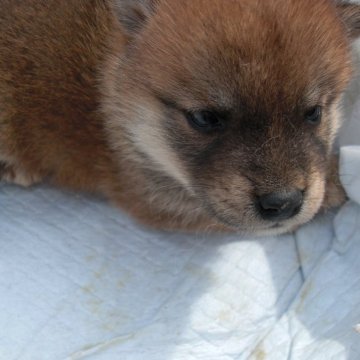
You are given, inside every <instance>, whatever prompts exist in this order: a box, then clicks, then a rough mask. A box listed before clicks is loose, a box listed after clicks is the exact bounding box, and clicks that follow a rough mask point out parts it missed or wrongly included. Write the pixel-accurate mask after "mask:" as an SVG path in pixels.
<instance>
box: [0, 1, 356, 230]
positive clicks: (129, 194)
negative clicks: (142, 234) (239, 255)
mask: <svg viewBox="0 0 360 360" xmlns="http://www.w3.org/2000/svg"><path fill="white" fill-rule="evenodd" d="M310 8H311V12H310V11H309V9H310ZM359 14H360V11H359V7H357V6H351V7H348V6H347V5H346V4H343V3H342V4H341V7H336V6H335V4H334V3H333V2H332V1H330V0H317V1H316V2H314V1H312V0H268V1H256V0H255V1H254V0H228V1H223V0H196V1H194V0H184V1H178V0H167V1H166V0H160V1H151V0H137V1H133V2H131V1H129V0H112V1H111V0H108V1H106V0H69V1H62V2H56V1H54V0H21V1H20V0H19V1H18V0H0V33H1V37H0V162H1V163H2V166H1V171H0V173H1V174H2V176H3V178H4V179H6V180H13V181H15V182H18V183H21V184H22V185H28V184H29V183H32V182H34V181H40V180H44V179H47V180H48V181H51V182H53V183H54V184H57V185H60V186H65V187H70V188H75V189H80V190H85V191H92V192H98V193H102V194H104V195H105V196H107V197H108V198H109V199H111V200H112V201H114V202H115V203H117V204H119V205H120V206H121V207H122V208H124V209H125V210H127V211H128V212H130V213H131V214H132V215H133V216H134V217H136V218H137V219H139V220H140V221H142V222H143V223H145V224H148V225H151V226H156V227H160V228H166V229H177V230H186V231H195V230H203V231H204V230H209V231H212V230H213V231H218V230H222V231H223V230H226V229H236V228H237V229H240V230H243V231H246V232H248V231H252V232H256V233H259V234H260V233H277V232H284V231H289V230H292V229H294V228H295V227H297V226H298V225H300V224H302V223H304V222H306V221H308V220H309V219H311V218H312V217H313V216H314V215H315V213H316V212H317V211H318V210H319V208H320V206H321V204H323V206H326V204H325V202H324V201H323V200H324V192H325V182H326V181H327V180H326V179H330V178H331V176H330V175H329V171H328V166H327V164H328V163H329V159H330V152H331V147H332V143H333V139H334V136H335V134H336V131H337V128H338V125H339V124H338V123H339V119H338V118H339V117H338V115H337V104H338V102H339V100H340V97H341V94H342V92H343V90H344V89H345V87H346V85H347V82H348V80H349V78H350V75H351V63H350V48H349V46H350V37H355V36H357V35H358V32H357V26H358V23H359V18H360V16H359ZM318 103H319V104H321V105H323V107H324V120H323V122H322V124H321V125H320V126H319V127H318V128H316V130H315V129H310V127H309V126H307V125H306V124H305V122H304V120H303V118H302V116H303V113H304V111H305V109H306V108H308V107H309V106H314V105H316V104H318ZM199 108H201V109H203V108H211V109H221V110H222V111H225V112H226V113H227V114H228V116H229V121H228V122H229V129H228V131H227V132H226V133H225V134H224V135H222V136H215V135H209V136H207V135H205V136H204V134H199V133H197V132H196V131H194V130H193V129H192V128H190V126H189V125H188V124H187V122H186V120H185V119H184V115H183V113H182V112H181V111H179V109H199ZM328 184H329V186H328V188H329V189H332V188H333V187H332V184H333V182H331V181H330V180H328ZM287 187H296V188H300V189H304V190H305V189H306V191H307V193H306V194H307V195H306V197H305V204H304V208H303V210H302V211H301V212H300V214H299V215H297V216H296V217H295V218H294V219H290V220H288V221H286V222H284V223H283V224H281V226H279V227H277V228H276V229H273V228H272V225H273V224H271V223H268V222H266V221H263V220H260V219H258V218H257V216H256V213H255V211H254V209H253V202H254V194H266V193H268V192H271V191H275V190H279V189H282V188H287ZM331 192H332V193H333V190H331ZM338 194H341V195H339V196H337V197H335V196H332V195H331V194H330V196H326V197H325V199H331V200H330V201H329V203H331V205H337V201H335V200H340V198H341V199H342V193H341V191H340V192H338ZM334 199H335V200H334Z"/></svg>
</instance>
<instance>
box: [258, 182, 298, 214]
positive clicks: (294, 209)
mask: <svg viewBox="0 0 360 360" xmlns="http://www.w3.org/2000/svg"><path fill="white" fill-rule="evenodd" d="M303 201H304V195H303V192H302V191H301V190H297V189H292V190H284V191H278V192H272V193H269V194H265V195H261V196H259V197H258V211H259V213H260V215H261V217H262V218H263V219H264V220H269V221H280V220H288V219H290V218H292V217H294V216H295V215H297V214H298V213H299V212H300V209H301V206H302V204H303Z"/></svg>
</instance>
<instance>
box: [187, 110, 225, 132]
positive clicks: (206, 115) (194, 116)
mask: <svg viewBox="0 0 360 360" xmlns="http://www.w3.org/2000/svg"><path fill="white" fill-rule="evenodd" d="M186 118H187V120H188V122H189V124H190V125H191V126H192V127H193V128H194V129H195V130H198V131H201V132H204V133H209V132H213V131H219V130H223V129H224V125H225V124H224V121H223V120H222V119H221V117H220V115H219V114H217V113H215V112H212V111H195V112H187V113H186Z"/></svg>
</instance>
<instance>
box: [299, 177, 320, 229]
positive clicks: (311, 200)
mask: <svg viewBox="0 0 360 360" xmlns="http://www.w3.org/2000/svg"><path fill="white" fill-rule="evenodd" d="M324 196H325V180H324V177H323V175H322V174H321V173H320V172H316V173H313V175H312V177H311V182H310V184H309V187H308V192H307V195H306V198H305V202H304V206H303V210H302V211H301V212H300V215H299V218H298V219H299V222H300V223H301V224H303V223H305V222H307V221H309V220H311V219H312V218H313V217H314V216H315V215H316V213H317V212H318V211H319V209H320V208H321V205H322V203H323V200H324Z"/></svg>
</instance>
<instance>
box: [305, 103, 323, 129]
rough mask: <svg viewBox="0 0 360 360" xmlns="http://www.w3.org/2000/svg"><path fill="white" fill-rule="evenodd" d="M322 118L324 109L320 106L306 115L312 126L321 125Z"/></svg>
mask: <svg viewBox="0 0 360 360" xmlns="http://www.w3.org/2000/svg"><path fill="white" fill-rule="evenodd" d="M321 117H322V108H321V106H320V105H318V106H314V107H313V108H311V109H309V110H308V111H307V112H306V113H305V119H306V121H307V122H308V123H309V124H311V125H318V124H320V122H321Z"/></svg>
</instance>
